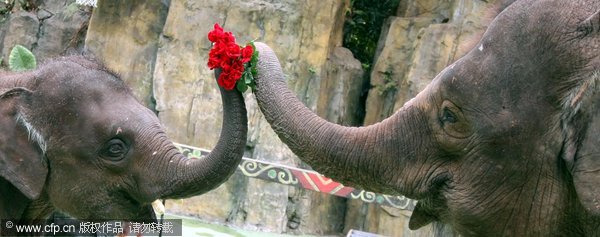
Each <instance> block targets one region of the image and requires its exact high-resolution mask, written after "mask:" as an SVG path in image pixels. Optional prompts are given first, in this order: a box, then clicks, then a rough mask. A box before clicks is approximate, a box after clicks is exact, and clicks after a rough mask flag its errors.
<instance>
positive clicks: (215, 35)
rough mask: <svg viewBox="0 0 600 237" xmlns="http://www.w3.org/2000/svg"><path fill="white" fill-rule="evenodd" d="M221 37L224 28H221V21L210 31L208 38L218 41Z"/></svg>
mask: <svg viewBox="0 0 600 237" xmlns="http://www.w3.org/2000/svg"><path fill="white" fill-rule="evenodd" d="M221 38H223V28H221V26H220V25H219V23H215V25H214V29H213V30H212V31H210V32H208V40H210V41H211V42H217V41H219V39H221Z"/></svg>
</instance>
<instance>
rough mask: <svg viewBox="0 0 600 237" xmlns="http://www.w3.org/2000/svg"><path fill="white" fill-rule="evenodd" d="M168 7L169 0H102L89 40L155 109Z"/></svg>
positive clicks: (97, 53)
mask: <svg viewBox="0 0 600 237" xmlns="http://www.w3.org/2000/svg"><path fill="white" fill-rule="evenodd" d="M168 9H169V5H168V2H165V1H143V0H132V1H99V2H98V7H97V8H95V9H94V13H93V15H92V19H91V20H90V26H89V30H88V33H87V38H86V40H85V47H86V49H87V50H88V51H89V52H91V53H92V54H93V55H95V56H96V57H97V58H99V59H101V60H103V61H104V63H105V64H106V66H107V67H108V68H110V69H111V70H113V71H115V72H117V73H118V74H119V75H121V77H122V78H123V80H125V81H126V82H127V83H128V84H129V85H130V86H131V87H132V90H133V92H134V94H135V95H136V96H137V97H138V98H139V99H140V101H141V102H142V103H143V104H144V105H146V106H148V107H150V108H152V109H153V107H154V99H153V94H152V89H153V79H152V77H153V73H154V65H155V60H156V52H157V49H158V39H159V35H160V33H161V32H162V28H163V25H164V22H165V19H166V15H167V11H168Z"/></svg>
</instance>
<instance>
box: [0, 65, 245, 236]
mask: <svg viewBox="0 0 600 237" xmlns="http://www.w3.org/2000/svg"><path fill="white" fill-rule="evenodd" d="M221 98H222V101H223V127H222V130H221V137H220V138H219V141H218V142H217V145H216V147H215V148H214V149H213V151H212V152H211V153H210V154H209V155H208V156H207V157H205V158H203V159H188V158H187V157H185V156H184V155H183V154H182V153H180V152H179V151H178V149H177V148H176V147H175V146H174V145H173V143H172V142H171V141H170V140H169V139H168V138H167V136H166V135H165V131H164V130H163V128H162V126H161V125H160V123H159V120H158V118H157V116H156V115H155V114H154V113H153V112H152V111H150V110H149V109H147V108H146V107H144V106H143V105H142V104H140V103H139V102H138V101H137V100H136V99H135V97H134V96H133V94H132V92H131V91H130V89H129V88H128V87H127V86H126V84H125V83H124V82H123V81H122V80H121V79H120V78H119V77H118V76H117V75H116V74H115V73H112V72H111V71H110V70H107V69H106V68H105V67H103V66H102V65H101V64H100V63H96V62H95V61H94V60H89V59H86V58H84V57H81V56H70V57H64V58H59V59H56V60H54V61H51V62H48V63H46V64H45V65H43V66H41V67H40V68H38V69H37V70H33V71H29V72H23V73H4V74H0V219H17V220H21V221H23V222H26V221H28V220H43V219H44V218H46V217H47V216H48V215H49V214H50V213H51V212H53V211H55V210H56V211H61V212H64V213H67V214H68V215H70V216H72V217H75V218H78V219H94V220H99V219H100V220H125V221H128V220H129V221H134V220H150V219H154V211H153V209H152V207H151V203H152V201H154V200H156V199H167V198H181V197H189V196H193V195H198V194H202V193H204V192H207V191H209V190H211V189H214V188H215V187H217V186H219V185H220V184H221V183H223V182H224V181H225V180H227V178H228V177H229V176H230V175H231V174H232V173H233V172H234V171H235V169H236V168H237V165H238V164H239V162H240V160H241V158H242V155H243V152H244V148H245V143H246V131H247V117H246V108H245V105H244V99H243V97H242V95H241V94H240V93H239V92H237V91H235V90H234V91H225V90H223V89H221ZM0 235H2V233H0Z"/></svg>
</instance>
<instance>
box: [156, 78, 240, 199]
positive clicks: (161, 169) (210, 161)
mask: <svg viewBox="0 0 600 237" xmlns="http://www.w3.org/2000/svg"><path fill="white" fill-rule="evenodd" d="M216 76H217V77H218V74H216ZM219 89H220V92H221V100H222V102H223V122H222V129H221V134H220V137H219V141H218V142H217V145H216V146H215V147H214V149H213V150H212V151H211V152H210V154H209V155H208V156H207V157H204V158H202V159H189V158H187V157H185V156H184V155H183V154H181V153H180V152H179V151H178V150H177V149H176V148H175V147H174V146H173V145H172V144H171V143H170V141H169V140H168V139H166V137H165V139H164V140H163V141H164V142H165V143H166V144H164V145H163V146H162V147H168V149H167V151H166V152H165V153H164V154H161V155H160V157H162V159H163V160H164V161H168V163H167V164H160V165H157V166H156V167H155V168H154V171H152V172H155V173H154V174H163V175H160V176H159V177H160V179H158V182H160V184H157V185H153V186H154V187H156V188H158V189H159V190H160V191H159V192H158V195H157V197H158V198H181V197H189V196H194V195H199V194H202V193H205V192H207V191H210V190H212V189H214V188H216V187H218V186H219V185H221V184H222V183H223V182H225V181H226V180H227V179H228V178H229V177H230V176H231V175H232V174H233V173H234V172H235V170H236V168H237V166H238V164H239V163H240V161H241V159H242V156H243V154H244V149H245V147H246V133H247V130H248V128H247V124H248V121H247V114H246V107H245V104H244V97H243V96H242V94H241V93H240V92H238V91H237V90H235V89H234V90H232V91H226V90H224V89H223V88H219ZM165 157H169V158H170V159H164V158H165Z"/></svg>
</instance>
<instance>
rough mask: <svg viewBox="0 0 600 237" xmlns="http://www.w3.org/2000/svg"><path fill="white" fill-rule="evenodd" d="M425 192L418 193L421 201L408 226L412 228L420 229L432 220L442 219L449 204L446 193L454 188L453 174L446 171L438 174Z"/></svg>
mask: <svg viewBox="0 0 600 237" xmlns="http://www.w3.org/2000/svg"><path fill="white" fill-rule="evenodd" d="M427 186H428V188H427V190H426V191H425V192H423V193H421V195H418V196H419V198H417V200H418V201H419V202H418V203H417V205H416V206H415V209H414V210H413V214H412V215H411V217H410V221H409V224H408V227H409V228H410V229H411V230H416V229H419V228H421V227H423V226H425V225H427V224H429V223H431V222H434V221H440V219H441V216H442V215H443V213H444V212H447V210H448V205H447V200H446V195H445V194H446V193H448V192H449V191H450V190H451V189H452V175H451V174H450V173H447V172H444V173H441V174H439V175H436V176H435V177H434V178H432V179H431V180H430V181H429V182H428V185H427Z"/></svg>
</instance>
